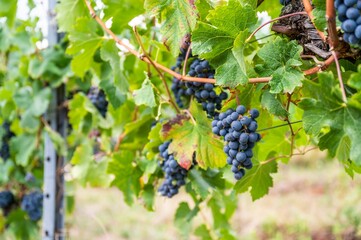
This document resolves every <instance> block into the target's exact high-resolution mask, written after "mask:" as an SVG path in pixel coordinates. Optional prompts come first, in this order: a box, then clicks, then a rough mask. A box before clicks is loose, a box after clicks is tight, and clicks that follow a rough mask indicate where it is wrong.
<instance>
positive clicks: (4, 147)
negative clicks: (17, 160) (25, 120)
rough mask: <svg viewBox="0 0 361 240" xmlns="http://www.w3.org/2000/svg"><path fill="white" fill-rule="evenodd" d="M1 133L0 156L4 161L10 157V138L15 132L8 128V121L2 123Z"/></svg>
mask: <svg viewBox="0 0 361 240" xmlns="http://www.w3.org/2000/svg"><path fill="white" fill-rule="evenodd" d="M2 128H3V135H2V138H1V148H0V157H1V158H2V159H3V160H4V161H6V160H7V159H8V158H10V147H9V143H10V139H11V138H12V137H14V136H15V134H14V133H13V132H12V131H11V130H10V123H9V122H4V123H3V125H2Z"/></svg>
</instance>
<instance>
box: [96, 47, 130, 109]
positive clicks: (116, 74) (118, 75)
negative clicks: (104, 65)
mask: <svg viewBox="0 0 361 240" xmlns="http://www.w3.org/2000/svg"><path fill="white" fill-rule="evenodd" d="M118 52H119V49H118V47H117V46H116V43H115V41H114V40H105V41H104V42H103V44H102V46H101V49H100V56H101V58H102V59H103V60H104V61H109V63H110V66H111V67H112V70H113V79H102V80H101V82H100V87H101V88H103V89H104V91H105V93H106V94H107V96H108V99H109V101H110V103H111V104H112V105H113V107H114V108H118V107H119V106H120V105H121V104H123V103H124V101H125V99H126V92H127V91H128V88H129V83H128V80H127V79H126V77H125V76H124V75H123V73H122V71H121V70H122V69H121V64H120V57H119V54H118Z"/></svg>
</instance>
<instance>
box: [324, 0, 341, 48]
mask: <svg viewBox="0 0 361 240" xmlns="http://www.w3.org/2000/svg"><path fill="white" fill-rule="evenodd" d="M335 15H336V13H335V6H334V2H333V0H326V21H327V28H328V42H329V44H330V46H331V49H337V47H338V44H339V42H340V41H339V40H338V36H337V29H336V16H335Z"/></svg>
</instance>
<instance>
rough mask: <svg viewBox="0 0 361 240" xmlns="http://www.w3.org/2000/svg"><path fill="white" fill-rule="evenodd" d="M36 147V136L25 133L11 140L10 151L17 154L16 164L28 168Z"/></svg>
mask: <svg viewBox="0 0 361 240" xmlns="http://www.w3.org/2000/svg"><path fill="white" fill-rule="evenodd" d="M35 147H36V136H35V135H32V134H27V133H24V134H22V135H18V136H16V137H15V138H14V139H11V142H10V149H13V150H14V152H15V153H16V158H15V162H16V163H17V164H18V165H20V166H24V167H25V166H27V165H28V164H29V161H30V157H31V154H32V152H33V151H34V150H35Z"/></svg>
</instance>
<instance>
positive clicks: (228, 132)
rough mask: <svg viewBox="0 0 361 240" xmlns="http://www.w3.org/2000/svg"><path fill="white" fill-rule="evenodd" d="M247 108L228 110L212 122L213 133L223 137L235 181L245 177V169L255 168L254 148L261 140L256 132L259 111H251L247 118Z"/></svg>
mask: <svg viewBox="0 0 361 240" xmlns="http://www.w3.org/2000/svg"><path fill="white" fill-rule="evenodd" d="M245 113H246V108H245V107H244V106H243V105H239V106H238V107H237V108H236V109H228V110H227V111H226V112H223V113H220V114H219V116H218V119H215V120H213V121H212V131H213V133H214V134H217V135H218V136H222V137H223V138H224V141H225V142H226V145H225V146H224V152H225V153H226V154H227V163H228V164H229V165H232V169H231V170H232V172H233V173H234V177H235V179H237V180H239V179H241V178H242V177H243V176H244V175H245V169H251V168H252V167H253V163H252V157H253V152H252V148H253V147H254V146H255V143H256V142H258V141H259V140H260V139H261V135H260V134H259V133H257V132H256V130H257V127H258V125H257V121H256V118H257V117H258V116H259V111H258V110H257V109H251V110H250V111H249V116H245Z"/></svg>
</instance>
